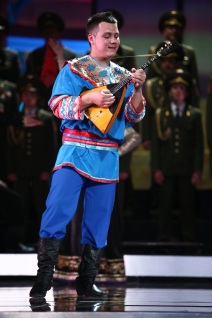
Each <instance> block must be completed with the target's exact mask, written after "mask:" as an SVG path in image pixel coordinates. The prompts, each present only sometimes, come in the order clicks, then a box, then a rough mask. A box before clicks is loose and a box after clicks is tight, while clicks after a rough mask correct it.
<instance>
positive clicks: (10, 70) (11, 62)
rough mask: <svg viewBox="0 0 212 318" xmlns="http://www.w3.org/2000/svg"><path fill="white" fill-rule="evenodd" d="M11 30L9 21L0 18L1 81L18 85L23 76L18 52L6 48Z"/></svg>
mask: <svg viewBox="0 0 212 318" xmlns="http://www.w3.org/2000/svg"><path fill="white" fill-rule="evenodd" d="M9 30H10V25H9V22H8V20H7V19H6V18H5V17H3V16H0V79H1V80H7V81H9V82H12V83H15V84H18V81H19V79H20V76H21V66H20V61H19V56H18V52H17V51H15V50H11V49H9V48H7V47H6V38H7V36H8V34H9Z"/></svg>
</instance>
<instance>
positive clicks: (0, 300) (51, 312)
mask: <svg viewBox="0 0 212 318" xmlns="http://www.w3.org/2000/svg"><path fill="white" fill-rule="evenodd" d="M31 286H32V281H30V280H26V281H24V280H22V279H20V278H19V279H18V280H17V281H15V278H14V280H13V279H11V278H10V280H8V281H7V280H6V279H4V280H3V281H2V280H0V317H7V318H10V317H13V318H21V317H36V318H37V317H42V318H43V317H45V316H46V317H57V318H60V317H63V318H66V317H70V313H71V317H78V318H83V317H88V316H89V317H91V316H90V314H91V312H95V317H101V318H103V317H105V318H106V317H111V318H113V317H116V318H120V317H127V318H134V317H135V318H137V317H141V318H166V317H170V318H179V317H186V318H187V317H188V318H190V317H195V318H196V317H204V318H209V317H210V318H211V317H212V288H211V286H210V284H199V283H192V284H186V283H183V282H182V283H179V282H178V283H177V284H176V283H175V284H174V283H171V284H170V283H167V282H164V283H163V282H162V281H160V283H159V284H155V283H148V279H146V282H139V281H137V280H135V281H131V282H129V281H127V282H125V283H104V284H103V283H101V285H100V286H101V288H102V289H107V290H108V291H109V297H108V299H107V300H104V301H101V300H98V299H97V300H95V301H94V300H89V299H78V297H77V294H76V291H75V288H74V283H72V282H69V283H60V282H55V283H54V287H53V288H52V289H51V290H50V291H49V292H48V293H47V295H46V298H45V299H41V300H36V299H34V300H32V299H31V301H30V299H29V296H28V295H29V291H30V288H31ZM100 286H99V287H100ZM35 315H36V316H35ZM92 317H93V316H92Z"/></svg>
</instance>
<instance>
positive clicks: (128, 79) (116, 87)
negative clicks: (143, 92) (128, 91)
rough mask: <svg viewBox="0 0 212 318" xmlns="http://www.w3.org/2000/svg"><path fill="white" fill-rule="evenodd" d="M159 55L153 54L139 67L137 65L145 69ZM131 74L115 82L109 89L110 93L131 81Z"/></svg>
mask: <svg viewBox="0 0 212 318" xmlns="http://www.w3.org/2000/svg"><path fill="white" fill-rule="evenodd" d="M159 57H160V54H158V53H157V54H155V55H154V56H153V57H152V58H151V59H149V60H148V61H146V63H144V64H142V65H141V67H139V69H142V70H145V69H146V68H147V67H148V66H149V65H150V64H152V63H153V62H154V61H155V60H157V59H158V58H159ZM131 79H132V78H131V75H129V76H127V77H125V78H124V79H123V80H121V81H120V82H119V83H117V85H115V86H114V87H113V88H112V89H111V93H112V94H115V93H116V92H118V91H119V90H120V89H121V88H122V87H124V86H125V85H127V84H128V83H129V82H130V81H131Z"/></svg>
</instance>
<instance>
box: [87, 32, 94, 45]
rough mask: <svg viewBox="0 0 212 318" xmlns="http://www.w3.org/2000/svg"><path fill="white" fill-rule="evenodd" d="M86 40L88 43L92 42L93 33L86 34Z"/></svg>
mask: <svg viewBox="0 0 212 318" xmlns="http://www.w3.org/2000/svg"><path fill="white" fill-rule="evenodd" d="M88 41H89V43H90V44H93V41H94V35H93V34H91V33H89V34H88Z"/></svg>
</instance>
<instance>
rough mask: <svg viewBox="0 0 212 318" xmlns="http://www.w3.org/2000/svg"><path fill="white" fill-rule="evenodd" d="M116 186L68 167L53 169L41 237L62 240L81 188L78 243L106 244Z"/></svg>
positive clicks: (99, 245)
mask: <svg viewBox="0 0 212 318" xmlns="http://www.w3.org/2000/svg"><path fill="white" fill-rule="evenodd" d="M115 188H116V183H102V182H96V181H92V180H90V179H88V178H86V177H84V176H82V175H80V174H79V173H77V172H76V171H75V170H74V169H72V168H69V167H64V168H61V169H59V170H56V171H55V172H54V173H53V175H52V181H51V188H50V191H49V194H48V197H47V200H46V210H45V211H44V213H43V216H42V220H41V227H40V237H41V238H55V239H62V238H63V237H64V236H65V233H66V226H67V224H68V223H69V221H70V220H71V219H72V218H73V217H74V214H75V212H76V210H77V205H78V200H79V196H80V192H81V189H84V193H85V194H84V206H83V218H82V234H81V236H82V237H81V244H91V245H93V246H94V247H96V248H102V247H104V246H106V245H107V233H108V229H109V225H110V218H111V213H112V210H113V205H114V199H115Z"/></svg>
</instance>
